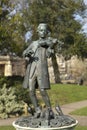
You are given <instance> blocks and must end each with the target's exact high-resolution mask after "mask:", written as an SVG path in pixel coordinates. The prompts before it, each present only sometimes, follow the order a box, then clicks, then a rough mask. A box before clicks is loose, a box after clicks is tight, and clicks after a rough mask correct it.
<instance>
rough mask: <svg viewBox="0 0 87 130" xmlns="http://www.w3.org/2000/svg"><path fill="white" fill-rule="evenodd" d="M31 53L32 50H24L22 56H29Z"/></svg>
mask: <svg viewBox="0 0 87 130" xmlns="http://www.w3.org/2000/svg"><path fill="white" fill-rule="evenodd" d="M33 53H34V52H33V50H29V51H27V52H24V53H23V56H24V57H31V56H32V54H33Z"/></svg>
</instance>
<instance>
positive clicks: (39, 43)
mask: <svg viewBox="0 0 87 130" xmlns="http://www.w3.org/2000/svg"><path fill="white" fill-rule="evenodd" d="M37 32H38V36H39V39H38V40H36V41H33V42H32V43H31V44H30V45H29V47H28V48H27V49H26V50H24V52H23V56H24V57H25V59H26V60H27V62H28V65H27V69H26V74H25V78H24V82H23V87H24V88H29V93H30V98H31V101H32V103H33V105H34V108H35V112H34V113H33V111H32V109H31V108H30V107H29V108H28V111H29V112H30V113H31V116H27V117H22V118H19V119H18V120H17V121H15V122H13V126H14V127H15V128H16V130H31V129H32V128H33V129H37V128H38V129H40V130H43V129H45V130H49V129H50V128H51V129H52V130H54V129H56V130H57V129H58V130H74V128H75V126H76V125H77V123H78V122H77V121H76V120H75V119H73V118H72V117H70V116H68V115H64V114H63V112H62V110H61V108H60V106H59V105H57V106H56V107H55V110H56V112H53V110H52V108H51V103H50V99H49V96H48V94H47V92H46V90H47V89H50V81H49V74H48V65H47V58H49V57H51V56H52V55H53V53H54V46H55V45H56V44H57V43H58V44H61V43H62V42H60V41H59V40H57V39H54V38H52V37H49V36H48V34H49V30H48V26H47V24H45V23H41V24H39V26H38V28H37ZM36 88H38V89H39V90H40V93H41V95H42V98H43V100H44V102H45V104H46V109H45V110H43V109H41V108H40V106H39V104H38V100H37V97H36Z"/></svg>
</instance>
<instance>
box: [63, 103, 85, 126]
mask: <svg viewBox="0 0 87 130" xmlns="http://www.w3.org/2000/svg"><path fill="white" fill-rule="evenodd" d="M83 107H87V100H84V101H80V102H76V103H75V102H74V103H70V104H66V105H62V106H61V109H62V111H63V113H64V114H65V115H69V113H70V112H72V111H75V110H76V109H80V108H83ZM71 116H72V117H74V118H75V119H76V120H78V124H79V125H81V126H87V116H76V115H71Z"/></svg>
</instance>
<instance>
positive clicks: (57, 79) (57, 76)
mask: <svg viewBox="0 0 87 130" xmlns="http://www.w3.org/2000/svg"><path fill="white" fill-rule="evenodd" d="M51 60H52V65H53V71H54V77H55V83H61V79H60V72H59V67H58V64H57V60H56V56H55V54H54V55H53V56H52V58H51Z"/></svg>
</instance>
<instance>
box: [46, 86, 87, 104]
mask: <svg viewBox="0 0 87 130" xmlns="http://www.w3.org/2000/svg"><path fill="white" fill-rule="evenodd" d="M48 94H49V97H50V100H51V103H52V105H53V106H55V105H56V104H57V102H58V103H59V104H60V105H62V104H68V103H72V102H77V101H82V100H87V86H78V85H73V84H52V85H51V89H50V90H48Z"/></svg>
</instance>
